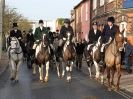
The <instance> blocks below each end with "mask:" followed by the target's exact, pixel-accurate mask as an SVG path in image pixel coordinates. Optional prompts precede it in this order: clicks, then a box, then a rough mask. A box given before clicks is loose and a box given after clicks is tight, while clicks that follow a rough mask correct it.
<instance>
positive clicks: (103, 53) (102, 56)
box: [99, 44, 105, 66]
mask: <svg viewBox="0 0 133 99" xmlns="http://www.w3.org/2000/svg"><path fill="white" fill-rule="evenodd" d="M104 56H105V44H103V45H102V47H101V53H100V58H101V61H100V62H99V64H100V65H101V66H104Z"/></svg>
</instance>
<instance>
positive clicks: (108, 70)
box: [107, 67, 111, 91]
mask: <svg viewBox="0 0 133 99" xmlns="http://www.w3.org/2000/svg"><path fill="white" fill-rule="evenodd" d="M107 79H108V90H109V91H111V84H110V67H107Z"/></svg>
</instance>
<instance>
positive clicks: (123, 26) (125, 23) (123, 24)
mask: <svg viewBox="0 0 133 99" xmlns="http://www.w3.org/2000/svg"><path fill="white" fill-rule="evenodd" d="M123 29H125V31H124V37H126V36H127V34H126V30H127V22H125V21H124V22H121V23H120V31H122V30H123Z"/></svg>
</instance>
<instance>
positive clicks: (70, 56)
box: [63, 32, 76, 82]
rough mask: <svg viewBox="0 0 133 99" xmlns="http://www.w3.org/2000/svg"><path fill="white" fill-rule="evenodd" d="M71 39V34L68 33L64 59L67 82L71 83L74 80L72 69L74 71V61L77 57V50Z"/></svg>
mask: <svg viewBox="0 0 133 99" xmlns="http://www.w3.org/2000/svg"><path fill="white" fill-rule="evenodd" d="M70 38H71V33H70V32H68V33H67V39H66V42H65V44H64V47H63V59H64V62H65V65H66V71H67V82H71V80H72V69H73V65H74V60H75V56H76V50H75V47H74V44H73V42H72V40H71V39H70Z"/></svg>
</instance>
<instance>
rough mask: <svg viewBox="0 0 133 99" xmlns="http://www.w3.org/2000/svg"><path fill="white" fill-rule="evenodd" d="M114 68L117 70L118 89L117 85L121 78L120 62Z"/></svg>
mask: <svg viewBox="0 0 133 99" xmlns="http://www.w3.org/2000/svg"><path fill="white" fill-rule="evenodd" d="M116 70H117V77H118V80H117V85H116V89H117V90H119V89H120V87H119V85H120V78H121V65H120V64H119V65H117V66H116Z"/></svg>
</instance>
